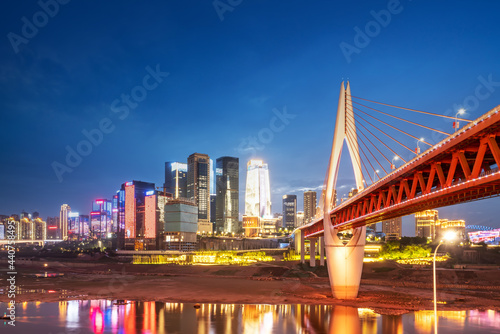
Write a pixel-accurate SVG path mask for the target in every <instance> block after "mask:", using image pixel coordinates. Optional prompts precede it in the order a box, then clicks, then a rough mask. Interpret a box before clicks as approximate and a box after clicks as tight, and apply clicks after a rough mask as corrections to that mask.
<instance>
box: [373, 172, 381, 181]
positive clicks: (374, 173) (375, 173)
mask: <svg viewBox="0 0 500 334" xmlns="http://www.w3.org/2000/svg"><path fill="white" fill-rule="evenodd" d="M378 172H380V171H379V170H378V169H377V170H376V171H374V172H373V182H375V175H376V176H378ZM379 179H380V176H379Z"/></svg>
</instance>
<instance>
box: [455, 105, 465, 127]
mask: <svg viewBox="0 0 500 334" xmlns="http://www.w3.org/2000/svg"><path fill="white" fill-rule="evenodd" d="M462 114H465V109H464V108H460V109H458V112H457V114H456V115H455V122H453V128H454V129H455V132H457V130H458V125H459V124H460V123H459V122H458V119H457V118H458V115H462Z"/></svg>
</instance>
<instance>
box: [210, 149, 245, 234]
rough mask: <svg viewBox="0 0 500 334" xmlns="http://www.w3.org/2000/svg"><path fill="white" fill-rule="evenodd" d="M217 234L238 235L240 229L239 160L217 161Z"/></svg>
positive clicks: (223, 159) (231, 158)
mask: <svg viewBox="0 0 500 334" xmlns="http://www.w3.org/2000/svg"><path fill="white" fill-rule="evenodd" d="M215 177H216V193H217V195H216V196H217V199H216V217H215V222H216V223H215V229H216V232H218V233H220V232H225V233H237V232H238V231H239V230H240V228H239V212H240V211H239V199H240V196H239V186H240V183H239V159H238V158H234V157H220V158H218V159H217V160H216V169H215Z"/></svg>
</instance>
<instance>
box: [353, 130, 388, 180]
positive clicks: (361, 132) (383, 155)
mask: <svg viewBox="0 0 500 334" xmlns="http://www.w3.org/2000/svg"><path fill="white" fill-rule="evenodd" d="M358 131H359V133H360V134H361V135H363V137H365V139H366V140H368V141H369V142H370V144H372V146H373V147H375V149H376V150H377V151H378V153H379V154H380V155H381V156H382V157H383V158H384V159H385V160H387V162H388V163H389V164H390V163H391V161H390V160H389V159H388V158H387V157H386V156H385V154H383V153H382V152H381V151H380V150H379V149H378V147H377V146H376V145H375V144H374V143H373V142H372V141H371V140H370V138H368V137H367V136H366V135H365V134H364V133H363V131H361V129H359V128H358ZM375 138H377V137H375ZM362 142H363V141H362ZM363 144H364V142H363ZM365 146H366V144H365ZM369 151H370V152H371V150H369ZM372 155H373V153H372ZM374 158H375V156H374ZM375 160H376V161H377V163H378V164H379V166H380V168H382V170H383V171H384V172H385V174H388V173H387V171H386V170H385V168H384V167H383V166H382V164H381V163H380V162H379V161H378V159H377V158H375Z"/></svg>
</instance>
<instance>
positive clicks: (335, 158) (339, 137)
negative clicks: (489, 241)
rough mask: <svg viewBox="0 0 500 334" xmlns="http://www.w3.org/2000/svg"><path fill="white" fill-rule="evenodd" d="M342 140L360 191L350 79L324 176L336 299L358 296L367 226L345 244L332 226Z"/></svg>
mask: <svg viewBox="0 0 500 334" xmlns="http://www.w3.org/2000/svg"><path fill="white" fill-rule="evenodd" d="M344 140H345V141H346V142H347V148H348V149H349V155H350V156H351V160H352V166H353V169H354V176H355V179H356V187H357V189H358V191H362V190H363V189H364V183H363V175H362V172H361V160H360V157H359V148H358V138H357V135H356V126H355V123H354V114H353V108H352V101H351V88H350V86H349V82H347V87H346V88H344V82H342V85H341V87H340V96H339V104H338V108H337V120H336V123H335V132H334V135H333V144H332V152H331V155H330V162H329V164H328V171H327V176H326V191H325V194H324V196H323V200H324V202H323V213H324V219H323V228H324V236H325V247H326V260H327V263H328V276H329V278H330V286H331V288H332V293H333V297H335V298H338V299H351V298H356V297H357V296H358V290H359V284H360V282H361V272H362V270H363V256H364V247H365V241H366V227H365V226H363V227H357V228H354V229H353V236H352V238H351V239H350V240H349V242H348V243H347V244H346V245H344V244H343V243H342V241H341V240H340V239H339V238H338V236H337V233H338V230H337V229H335V228H334V227H333V226H332V221H331V217H330V210H331V204H332V201H333V198H334V192H335V187H336V184H337V175H338V172H339V165H340V156H341V153H342V147H343V145H344Z"/></svg>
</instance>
